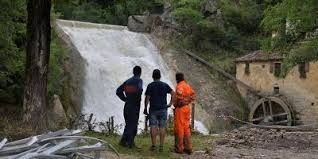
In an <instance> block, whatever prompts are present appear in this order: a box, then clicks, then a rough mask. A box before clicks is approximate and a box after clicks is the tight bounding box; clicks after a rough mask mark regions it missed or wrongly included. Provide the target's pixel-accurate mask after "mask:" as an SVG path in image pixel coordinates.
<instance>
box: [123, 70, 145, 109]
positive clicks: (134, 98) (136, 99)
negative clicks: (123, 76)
mask: <svg viewBox="0 0 318 159" xmlns="http://www.w3.org/2000/svg"><path fill="white" fill-rule="evenodd" d="M124 84H125V85H124V92H125V95H126V102H127V103H128V104H129V105H139V106H140V101H141V95H142V80H141V79H140V78H139V77H136V76H134V77H131V78H129V79H128V80H126V81H125V82H124Z"/></svg>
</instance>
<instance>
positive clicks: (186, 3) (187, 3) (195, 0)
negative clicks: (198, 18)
mask: <svg viewBox="0 0 318 159" xmlns="http://www.w3.org/2000/svg"><path fill="white" fill-rule="evenodd" d="M205 1H206V0H173V1H172V5H173V7H174V8H191V9H194V10H199V9H201V5H202V4H203V3H204V2H205Z"/></svg>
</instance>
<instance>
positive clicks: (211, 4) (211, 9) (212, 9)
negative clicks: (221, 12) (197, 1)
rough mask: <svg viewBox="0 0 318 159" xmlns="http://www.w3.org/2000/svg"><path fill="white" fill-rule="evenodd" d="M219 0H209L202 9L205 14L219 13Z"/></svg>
mask: <svg viewBox="0 0 318 159" xmlns="http://www.w3.org/2000/svg"><path fill="white" fill-rule="evenodd" d="M218 5H219V0H208V1H206V3H205V4H204V5H203V7H202V11H203V13H205V14H207V13H209V14H213V13H216V12H217V9H218V7H219V6H218Z"/></svg>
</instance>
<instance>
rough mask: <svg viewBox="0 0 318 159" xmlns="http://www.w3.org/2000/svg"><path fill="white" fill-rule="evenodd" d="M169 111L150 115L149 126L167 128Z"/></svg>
mask: <svg viewBox="0 0 318 159" xmlns="http://www.w3.org/2000/svg"><path fill="white" fill-rule="evenodd" d="M166 123H167V110H159V111H153V112H151V113H150V117H149V125H150V127H153V126H158V127H159V128H164V127H166Z"/></svg>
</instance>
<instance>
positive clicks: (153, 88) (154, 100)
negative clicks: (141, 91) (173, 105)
mask: <svg viewBox="0 0 318 159" xmlns="http://www.w3.org/2000/svg"><path fill="white" fill-rule="evenodd" d="M147 88H148V89H147V90H148V92H147V91H146V95H149V96H150V107H149V113H150V114H151V112H154V111H158V110H166V109H167V94H168V93H170V92H171V90H172V89H171V88H170V86H169V85H168V84H167V83H165V82H162V81H154V82H151V83H150V84H149V85H148V87H147Z"/></svg>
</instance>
